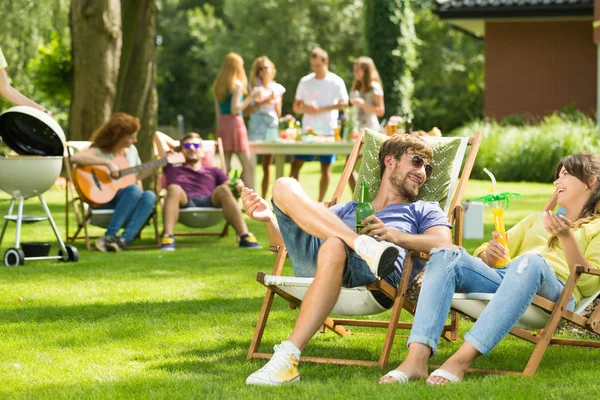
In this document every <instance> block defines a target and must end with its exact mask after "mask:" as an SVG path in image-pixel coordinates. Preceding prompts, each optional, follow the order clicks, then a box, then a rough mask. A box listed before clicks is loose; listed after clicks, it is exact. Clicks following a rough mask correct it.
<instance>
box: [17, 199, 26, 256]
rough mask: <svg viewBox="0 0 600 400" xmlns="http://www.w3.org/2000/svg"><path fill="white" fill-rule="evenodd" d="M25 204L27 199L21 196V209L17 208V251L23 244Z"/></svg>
mask: <svg viewBox="0 0 600 400" xmlns="http://www.w3.org/2000/svg"><path fill="white" fill-rule="evenodd" d="M24 202H25V198H23V196H19V207H18V208H17V221H16V222H17V230H16V234H15V249H18V248H19V244H20V243H21V225H22V224H23V203H24Z"/></svg>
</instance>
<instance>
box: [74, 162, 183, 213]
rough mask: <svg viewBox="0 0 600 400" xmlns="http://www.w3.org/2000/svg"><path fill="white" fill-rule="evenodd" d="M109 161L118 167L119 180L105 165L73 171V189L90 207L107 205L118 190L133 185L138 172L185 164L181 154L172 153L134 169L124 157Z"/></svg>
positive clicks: (83, 166) (85, 166) (84, 167)
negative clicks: (168, 165)
mask: <svg viewBox="0 0 600 400" xmlns="http://www.w3.org/2000/svg"><path fill="white" fill-rule="evenodd" d="M111 161H112V163H113V164H115V165H116V166H118V167H119V178H116V179H115V178H113V177H112V176H111V175H110V170H109V169H108V167H107V166H105V165H78V166H77V167H75V168H74V169H73V172H72V177H73V184H74V185H75V189H76V190H77V193H78V194H79V197H80V198H81V199H82V200H83V201H85V202H86V203H88V204H89V205H91V206H92V207H98V206H101V205H103V204H106V203H108V202H109V201H111V200H112V199H113V198H114V197H115V195H116V194H117V191H118V190H119V189H122V188H124V187H127V186H129V185H133V184H135V183H136V175H135V174H137V173H138V172H140V171H143V170H146V169H151V168H158V167H160V166H163V165H167V164H182V163H184V162H185V157H184V156H183V154H181V153H174V154H171V155H169V156H167V157H165V158H161V159H160V160H155V161H149V162H146V163H143V164H140V165H137V166H135V167H130V166H129V162H128V161H127V159H126V158H125V157H115V158H113V159H112V160H111Z"/></svg>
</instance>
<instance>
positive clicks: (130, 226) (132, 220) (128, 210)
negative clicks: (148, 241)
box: [98, 185, 156, 243]
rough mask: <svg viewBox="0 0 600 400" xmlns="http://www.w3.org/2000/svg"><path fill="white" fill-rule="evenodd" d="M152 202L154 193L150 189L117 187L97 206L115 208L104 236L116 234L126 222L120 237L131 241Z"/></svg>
mask: <svg viewBox="0 0 600 400" xmlns="http://www.w3.org/2000/svg"><path fill="white" fill-rule="evenodd" d="M154 204H156V195H155V194H154V192H151V191H150V190H146V191H145V192H142V190H141V189H140V187H139V186H138V185H129V186H127V187H125V188H123V189H119V191H117V194H116V195H115V197H114V198H113V199H112V200H111V201H109V202H108V203H106V204H104V205H102V206H100V207H98V209H100V210H115V212H114V214H113V216H112V218H111V219H110V222H109V223H108V227H107V229H106V233H105V236H117V232H119V230H120V229H121V227H123V225H125V223H127V226H125V230H124V231H123V234H122V235H121V237H122V238H123V239H125V242H126V243H129V242H131V241H132V240H133V238H134V237H135V235H137V233H138V232H139V231H140V230H141V229H142V227H143V226H144V224H145V223H146V221H148V217H150V214H151V213H152V209H153V208H154Z"/></svg>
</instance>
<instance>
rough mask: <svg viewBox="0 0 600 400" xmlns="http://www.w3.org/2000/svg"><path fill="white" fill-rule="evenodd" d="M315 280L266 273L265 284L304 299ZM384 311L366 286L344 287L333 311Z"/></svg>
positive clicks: (363, 312)
mask: <svg viewBox="0 0 600 400" xmlns="http://www.w3.org/2000/svg"><path fill="white" fill-rule="evenodd" d="M313 280H314V278H297V277H294V276H275V275H265V279H264V284H265V285H273V286H277V287H278V288H279V289H281V290H282V291H284V292H286V293H288V294H290V295H292V296H294V297H295V298H297V299H300V300H302V299H304V295H306V292H307V290H308V287H309V286H310V284H311V283H312V282H313ZM384 311H386V308H385V307H383V306H382V305H381V304H379V303H378V302H377V300H375V297H373V295H372V294H371V291H370V290H369V289H367V288H366V286H359V287H355V288H342V291H341V292H340V297H339V298H338V300H337V303H336V304H335V307H333V311H332V312H331V313H332V314H337V315H345V316H356V315H374V314H379V313H381V312H384Z"/></svg>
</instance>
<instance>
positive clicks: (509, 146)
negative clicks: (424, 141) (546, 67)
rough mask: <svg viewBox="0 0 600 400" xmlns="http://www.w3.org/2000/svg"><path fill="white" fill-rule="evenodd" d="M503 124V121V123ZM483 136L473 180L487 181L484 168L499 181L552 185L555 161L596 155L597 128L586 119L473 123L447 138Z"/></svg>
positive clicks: (566, 116)
mask: <svg viewBox="0 0 600 400" xmlns="http://www.w3.org/2000/svg"><path fill="white" fill-rule="evenodd" d="M506 122H507V121H503V123H504V124H506ZM477 131H479V132H481V133H482V134H483V141H482V143H481V147H480V149H479V153H478V155H477V159H476V161H475V166H474V168H473V173H472V174H471V176H472V177H473V178H474V179H488V177H487V175H486V174H485V173H484V172H483V168H484V167H485V168H488V169H489V170H490V171H492V172H493V173H494V175H495V176H496V178H497V179H498V180H501V181H528V182H552V181H553V180H554V170H555V167H556V165H557V164H558V162H559V161H560V160H561V159H562V158H563V157H564V156H567V155H570V154H575V153H579V152H582V151H587V152H590V153H599V152H600V129H599V128H598V127H597V126H596V124H595V123H594V121H592V120H591V119H590V118H587V117H582V115H581V114H578V115H577V116H576V117H575V118H574V116H573V114H572V113H555V114H553V115H551V116H548V117H545V118H544V119H543V120H542V121H541V122H540V124H539V125H526V126H515V125H505V126H503V125H500V124H498V123H496V122H483V121H475V122H472V123H470V124H468V125H466V126H464V127H462V128H459V129H457V130H455V131H453V132H452V133H451V134H450V136H471V135H473V133H474V132H477Z"/></svg>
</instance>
